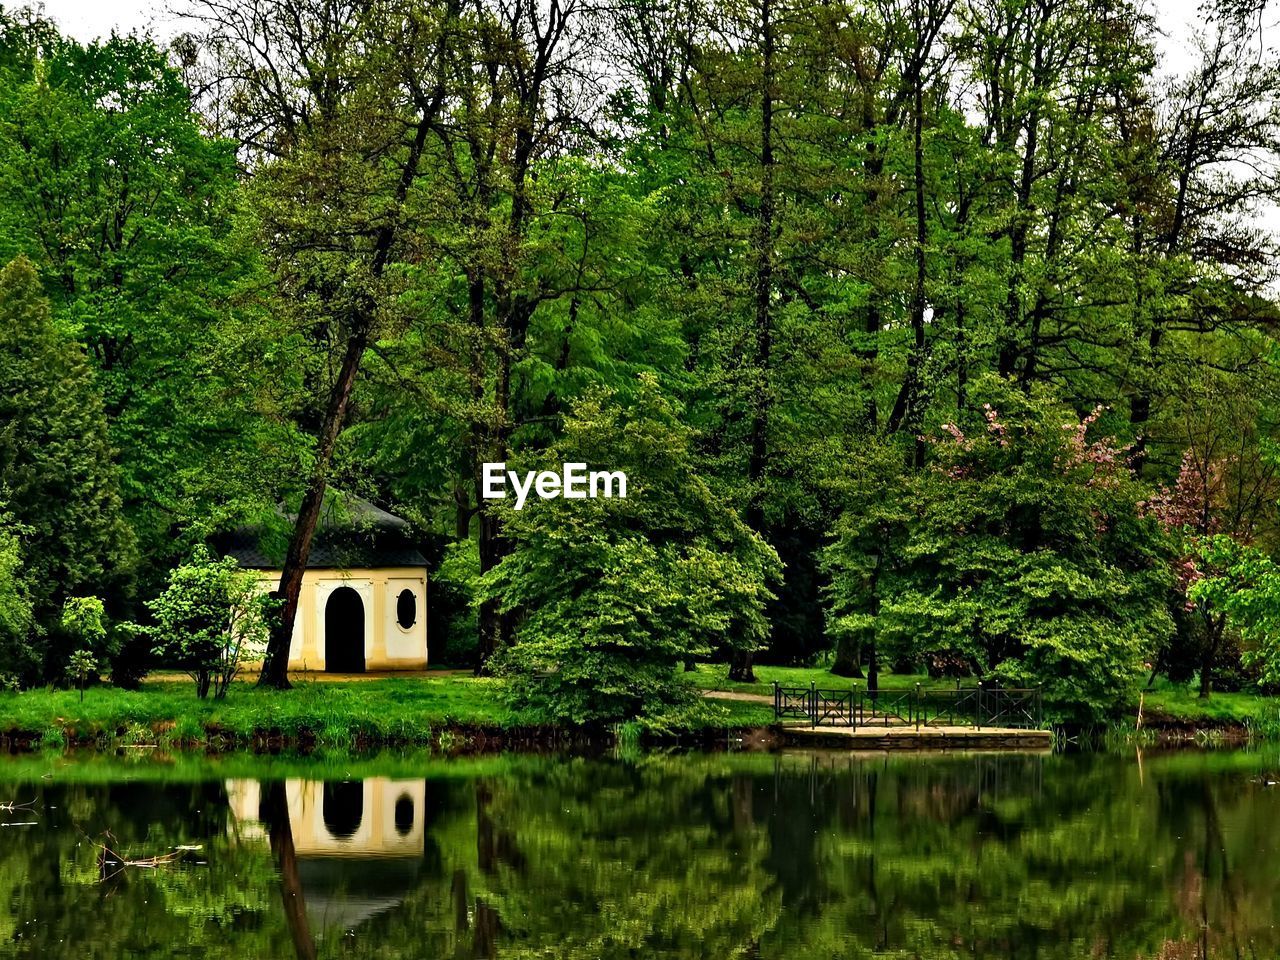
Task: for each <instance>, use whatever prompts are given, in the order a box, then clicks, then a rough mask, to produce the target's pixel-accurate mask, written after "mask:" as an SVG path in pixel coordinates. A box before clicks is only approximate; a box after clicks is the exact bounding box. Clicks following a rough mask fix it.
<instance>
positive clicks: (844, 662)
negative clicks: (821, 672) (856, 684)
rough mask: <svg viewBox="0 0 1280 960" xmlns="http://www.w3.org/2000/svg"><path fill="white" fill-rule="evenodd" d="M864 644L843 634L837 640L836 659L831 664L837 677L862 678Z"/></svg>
mask: <svg viewBox="0 0 1280 960" xmlns="http://www.w3.org/2000/svg"><path fill="white" fill-rule="evenodd" d="M861 661H862V644H861V643H855V642H854V640H853V638H852V637H849V636H848V635H846V634H841V635H840V638H839V639H838V640H836V661H835V663H833V664H832V665H831V672H832V673H834V674H835V675H836V676H837V677H856V678H858V679H861V678H862V675H863V674H862V662H861Z"/></svg>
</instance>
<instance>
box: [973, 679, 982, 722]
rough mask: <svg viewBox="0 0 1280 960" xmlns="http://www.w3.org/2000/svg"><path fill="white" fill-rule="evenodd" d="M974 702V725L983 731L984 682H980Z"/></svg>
mask: <svg viewBox="0 0 1280 960" xmlns="http://www.w3.org/2000/svg"><path fill="white" fill-rule="evenodd" d="M973 702H974V708H973V724H974V726H976V727H977V728H978V729H979V730H981V729H982V681H981V680H979V681H978V692H977V693H976V694H974V698H973Z"/></svg>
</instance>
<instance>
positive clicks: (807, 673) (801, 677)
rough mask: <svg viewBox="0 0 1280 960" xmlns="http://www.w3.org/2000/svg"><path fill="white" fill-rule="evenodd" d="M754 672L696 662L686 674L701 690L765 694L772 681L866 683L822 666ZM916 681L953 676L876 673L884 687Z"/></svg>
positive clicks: (828, 686) (933, 684)
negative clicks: (752, 678)
mask: <svg viewBox="0 0 1280 960" xmlns="http://www.w3.org/2000/svg"><path fill="white" fill-rule="evenodd" d="M755 675H756V681H757V682H756V683H738V682H736V681H733V680H730V679H729V668H728V667H727V666H725V665H723V664H711V663H700V664H698V666H697V669H696V670H694V671H693V672H692V673H688V674H686V676H687V677H689V678H690V679H691V680H692V681H693V683H694V684H695V685H697V686H699V687H701V688H702V689H703V690H724V691H728V692H731V693H758V694H763V695H766V696H772V695H773V683H774V681H777V682H778V683H780V684H783V685H784V686H791V687H807V686H809V684H810V683H815V684H817V685H818V687H820V688H821V689H824V690H833V689H834V690H847V689H849V687H850V686H851V685H853V684H856V685H857V686H858V689H860V690H865V689H866V687H867V681H866V679H865V678H862V679H852V680H851V679H850V678H848V677H838V676H836V675H835V674H834V673H832V672H831V671H830V670H829V669H828V668H827V667H826V666H816V667H773V666H767V665H764V666H757V667H755ZM965 682H966V683H972V682H973V681H972V680H967V681H965ZM917 683H918V684H920V686H921V687H923V688H924V689H926V690H932V689H938V688H941V689H945V690H950V689H952V688H954V687H955V685H956V682H955V680H952V679H946V678H938V677H930V676H928V675H927V674H923V673H920V674H915V673H909V674H899V673H889V672H887V671H886V672H884V673H881V674H880V686H881V687H882V688H883V689H885V690H907V689H910V688H912V687H914V686H915V685H916V684H917Z"/></svg>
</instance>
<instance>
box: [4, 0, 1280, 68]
mask: <svg viewBox="0 0 1280 960" xmlns="http://www.w3.org/2000/svg"><path fill="white" fill-rule="evenodd" d="M1198 3H1199V0H1147V5H1148V6H1149V7H1150V8H1151V9H1153V10H1155V12H1156V21H1157V23H1158V24H1159V25H1160V28H1161V30H1163V31H1164V32H1165V33H1166V34H1168V38H1167V40H1166V42H1165V43H1164V44H1163V45H1162V46H1163V49H1162V51H1161V52H1162V53H1163V54H1164V56H1165V57H1166V62H1167V65H1168V66H1169V67H1172V68H1174V69H1176V68H1177V66H1178V65H1179V60H1181V61H1182V62H1185V60H1186V56H1185V53H1183V49H1184V47H1183V44H1184V42H1185V38H1187V37H1188V36H1190V35H1191V34H1192V32H1193V31H1194V30H1195V29H1196V24H1197V21H1198V17H1197V13H1196V7H1197V6H1198ZM26 5H27V4H26V2H25V0H7V2H5V3H4V6H7V7H11V8H13V7H21V6H26ZM32 5H41V6H43V7H44V9H45V12H46V13H47V14H48V15H49V16H50V17H52V18H53V19H54V20H56V21H57V22H58V24H59V26H61V27H62V29H63V30H65V31H66V32H67V33H69V34H71V35H72V36H73V37H75V38H77V39H78V40H90V39H92V38H94V37H99V36H105V35H106V34H108V33H110V32H111V30H112V29H113V28H114V29H117V30H120V31H121V32H125V33H127V32H128V31H130V30H132V29H134V28H135V27H136V28H139V29H142V30H150V31H151V32H152V33H154V34H155V36H156V37H157V38H159V39H167V38H168V36H169V35H170V34H171V33H172V32H173V31H174V25H173V16H172V15H171V14H170V13H169V12H168V11H169V8H170V7H171V6H172V5H173V4H172V3H171V2H170V0H43V3H42V4H40V3H38V2H37V3H34V4H32ZM1266 19H1267V21H1269V24H1268V26H1269V27H1270V29H1268V30H1266V34H1267V40H1268V41H1269V42H1271V43H1274V42H1275V39H1274V38H1275V36H1276V35H1277V31H1276V20H1277V14H1276V13H1274V12H1272V11H1268V12H1267V17H1266ZM1180 54H1181V56H1180Z"/></svg>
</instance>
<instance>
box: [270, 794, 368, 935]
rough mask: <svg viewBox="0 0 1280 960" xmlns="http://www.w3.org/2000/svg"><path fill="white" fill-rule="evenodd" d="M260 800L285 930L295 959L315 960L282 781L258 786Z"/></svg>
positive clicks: (326, 816) (326, 815)
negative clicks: (278, 881)
mask: <svg viewBox="0 0 1280 960" xmlns="http://www.w3.org/2000/svg"><path fill="white" fill-rule="evenodd" d="M356 786H357V787H358V786H359V784H357V785H356ZM261 798H262V800H261V808H260V809H261V811H262V822H263V823H264V824H265V825H266V827H267V835H268V836H269V837H270V838H271V856H272V857H273V858H275V862H276V870H277V871H278V872H279V874H280V901H281V904H282V906H283V909H284V919H285V925H286V926H287V927H288V928H289V936H290V938H291V939H292V940H293V948H294V950H295V952H296V953H297V956H298V960H315V958H316V941H315V937H313V936H312V934H311V925H310V922H309V921H308V920H307V903H306V894H305V891H304V890H303V889H302V879H301V877H300V876H299V873H298V856H297V852H296V850H295V848H294V845H293V827H292V825H291V823H290V820H289V799H288V797H287V795H286V793H285V785H284V781H283V780H268V781H267V782H266V783H264V784H262V793H261ZM328 799H329V797H328V795H327V794H326V795H325V800H326V809H325V822H326V823H328V821H329V816H328V814H329V810H328V807H327V801H328ZM352 832H353V833H354V832H355V831H354V830H352Z"/></svg>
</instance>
